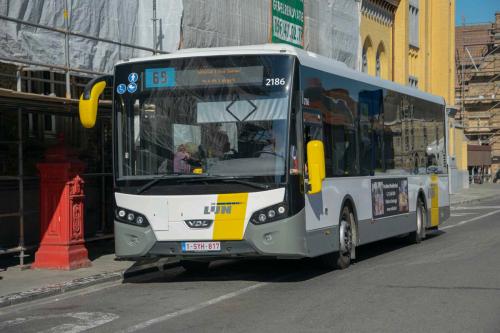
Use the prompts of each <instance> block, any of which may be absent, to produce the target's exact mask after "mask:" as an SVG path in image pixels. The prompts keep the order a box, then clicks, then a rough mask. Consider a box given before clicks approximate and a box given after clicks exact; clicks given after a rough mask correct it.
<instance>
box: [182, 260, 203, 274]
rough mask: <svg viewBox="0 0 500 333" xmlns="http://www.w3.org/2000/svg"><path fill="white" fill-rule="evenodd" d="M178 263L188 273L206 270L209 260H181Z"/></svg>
mask: <svg viewBox="0 0 500 333" xmlns="http://www.w3.org/2000/svg"><path fill="white" fill-rule="evenodd" d="M180 264H181V266H182V268H184V269H185V270H186V271H188V272H190V273H202V272H205V271H207V270H208V266H209V265H210V261H196V260H181V261H180Z"/></svg>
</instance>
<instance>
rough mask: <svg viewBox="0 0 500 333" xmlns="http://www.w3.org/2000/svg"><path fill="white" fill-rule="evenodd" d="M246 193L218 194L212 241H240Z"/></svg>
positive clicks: (245, 206)
mask: <svg viewBox="0 0 500 333" xmlns="http://www.w3.org/2000/svg"><path fill="white" fill-rule="evenodd" d="M247 200H248V193H235V194H219V195H217V208H216V211H215V221H214V234H213V239H214V240H242V239H243V232H244V230H243V228H244V226H245V214H246V210H247Z"/></svg>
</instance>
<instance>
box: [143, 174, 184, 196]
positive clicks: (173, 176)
mask: <svg viewBox="0 0 500 333" xmlns="http://www.w3.org/2000/svg"><path fill="white" fill-rule="evenodd" d="M180 175H181V174H175V173H174V174H169V175H164V176H161V177H156V178H154V179H152V180H150V181H149V182H147V183H146V184H144V185H142V186H141V187H139V188H138V189H137V191H135V193H136V194H141V193H142V192H144V191H146V190H147V189H148V188H150V187H151V186H153V185H156V183H158V182H159V181H162V180H165V179H175V177H177V176H180Z"/></svg>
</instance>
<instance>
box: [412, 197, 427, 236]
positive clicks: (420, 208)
mask: <svg viewBox="0 0 500 333" xmlns="http://www.w3.org/2000/svg"><path fill="white" fill-rule="evenodd" d="M415 213H416V217H415V224H416V226H415V227H416V230H415V231H412V232H411V233H410V234H409V235H408V240H409V241H410V243H412V244H418V243H420V242H422V241H423V240H424V239H425V227H426V224H427V219H426V217H427V214H426V211H425V206H424V203H423V202H422V200H421V199H419V200H418V201H417V209H416V212H415Z"/></svg>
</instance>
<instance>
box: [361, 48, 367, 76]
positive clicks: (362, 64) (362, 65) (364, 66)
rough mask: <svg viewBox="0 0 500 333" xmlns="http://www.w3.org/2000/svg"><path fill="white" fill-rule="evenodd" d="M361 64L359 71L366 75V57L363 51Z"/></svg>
mask: <svg viewBox="0 0 500 333" xmlns="http://www.w3.org/2000/svg"><path fill="white" fill-rule="evenodd" d="M362 61H363V62H362V63H361V71H362V72H363V73H368V58H367V57H366V50H363V58H362Z"/></svg>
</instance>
